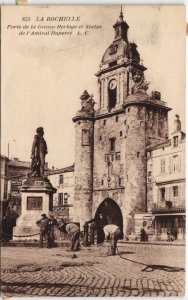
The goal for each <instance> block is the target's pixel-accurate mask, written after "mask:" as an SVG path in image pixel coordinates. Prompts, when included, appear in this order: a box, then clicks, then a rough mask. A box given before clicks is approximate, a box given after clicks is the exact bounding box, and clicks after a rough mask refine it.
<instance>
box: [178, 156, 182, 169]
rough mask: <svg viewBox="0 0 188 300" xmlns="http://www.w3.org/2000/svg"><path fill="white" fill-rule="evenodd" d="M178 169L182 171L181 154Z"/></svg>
mask: <svg viewBox="0 0 188 300" xmlns="http://www.w3.org/2000/svg"><path fill="white" fill-rule="evenodd" d="M178 171H179V172H180V171H181V155H180V156H179V160H178Z"/></svg>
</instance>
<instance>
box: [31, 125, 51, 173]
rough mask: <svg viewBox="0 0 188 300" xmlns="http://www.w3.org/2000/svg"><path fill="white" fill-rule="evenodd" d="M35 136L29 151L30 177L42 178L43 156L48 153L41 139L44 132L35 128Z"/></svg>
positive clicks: (43, 140)
mask: <svg viewBox="0 0 188 300" xmlns="http://www.w3.org/2000/svg"><path fill="white" fill-rule="evenodd" d="M36 132H37V134H36V135H35V136H34V141H33V145H32V149H31V174H30V176H31V177H43V176H44V166H45V155H46V154H47V153H48V151H47V145H46V141H45V139H44V138H43V135H44V130H43V128H42V127H39V128H37V130H36Z"/></svg>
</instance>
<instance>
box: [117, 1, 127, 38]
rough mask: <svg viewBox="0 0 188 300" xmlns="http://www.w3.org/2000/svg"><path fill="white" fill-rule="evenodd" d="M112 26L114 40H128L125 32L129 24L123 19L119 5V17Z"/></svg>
mask: <svg viewBox="0 0 188 300" xmlns="http://www.w3.org/2000/svg"><path fill="white" fill-rule="evenodd" d="M113 27H114V29H115V37H114V40H118V39H124V40H125V41H126V42H128V37H127V32H128V29H129V25H128V24H127V23H126V22H125V21H124V20H123V12H122V7H121V12H120V15H119V19H118V20H117V22H116V23H115V24H114V26H113Z"/></svg>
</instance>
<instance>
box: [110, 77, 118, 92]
mask: <svg viewBox="0 0 188 300" xmlns="http://www.w3.org/2000/svg"><path fill="white" fill-rule="evenodd" d="M116 86H117V82H116V80H115V79H112V80H111V81H110V83H109V88H110V89H111V90H114V89H115V88H116Z"/></svg>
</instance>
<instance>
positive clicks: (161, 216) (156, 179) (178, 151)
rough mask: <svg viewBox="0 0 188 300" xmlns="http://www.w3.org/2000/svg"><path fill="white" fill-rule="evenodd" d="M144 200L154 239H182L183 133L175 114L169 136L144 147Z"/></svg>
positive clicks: (183, 189) (183, 228)
mask: <svg viewBox="0 0 188 300" xmlns="http://www.w3.org/2000/svg"><path fill="white" fill-rule="evenodd" d="M147 154H148V165H147V181H148V183H147V202H148V205H147V206H148V211H150V212H152V213H153V216H154V217H155V219H154V227H155V236H156V238H157V239H164V240H166V239H167V235H170V234H171V235H172V238H173V239H178V240H181V239H185V133H184V132H182V131H181V122H180V120H179V116H178V115H176V120H175V121H174V129H173V132H172V134H171V138H170V139H169V140H168V141H167V142H165V143H163V144H159V145H156V146H153V147H149V148H148V152H147Z"/></svg>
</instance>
